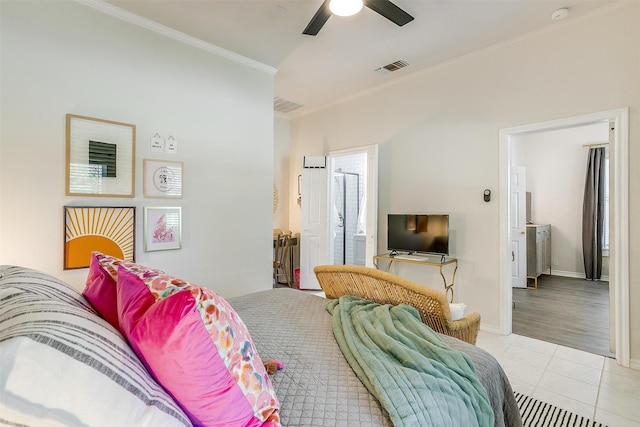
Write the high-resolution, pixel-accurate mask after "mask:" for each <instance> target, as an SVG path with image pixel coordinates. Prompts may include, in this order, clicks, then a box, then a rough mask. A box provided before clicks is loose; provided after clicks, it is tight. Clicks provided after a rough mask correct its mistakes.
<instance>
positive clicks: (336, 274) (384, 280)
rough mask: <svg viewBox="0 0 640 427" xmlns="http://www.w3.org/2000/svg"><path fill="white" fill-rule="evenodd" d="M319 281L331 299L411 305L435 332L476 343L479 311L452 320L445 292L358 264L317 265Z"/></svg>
mask: <svg viewBox="0 0 640 427" xmlns="http://www.w3.org/2000/svg"><path fill="white" fill-rule="evenodd" d="M314 273H315V274H316V277H317V278H318V283H319V284H320V287H321V288H322V290H323V291H324V293H325V295H326V296H327V298H329V299H337V298H340V297H341V296H343V295H353V296H356V297H360V298H364V299H368V300H371V301H374V302H377V303H380V304H393V305H397V304H408V305H411V306H413V307H415V308H416V309H417V310H418V312H419V313H420V317H421V318H422V321H423V322H424V323H425V324H427V325H428V326H430V327H431V328H432V329H433V330H435V331H436V332H440V333H443V334H446V335H450V336H453V337H456V338H458V339H461V340H463V341H466V342H468V343H470V344H475V343H476V338H477V336H478V331H479V329H480V314H478V313H471V314H469V315H467V316H466V317H464V318H462V319H460V320H457V321H453V320H452V319H451V311H450V308H449V303H448V301H447V299H446V296H445V294H444V293H442V292H439V291H436V290H435V289H430V288H427V287H425V286H422V285H419V284H417V283H414V282H411V281H409V280H407V279H404V278H402V277H399V276H396V275H393V274H390V273H386V272H383V271H379V270H376V269H373V268H368V267H362V266H356V265H319V266H316V267H315V268H314Z"/></svg>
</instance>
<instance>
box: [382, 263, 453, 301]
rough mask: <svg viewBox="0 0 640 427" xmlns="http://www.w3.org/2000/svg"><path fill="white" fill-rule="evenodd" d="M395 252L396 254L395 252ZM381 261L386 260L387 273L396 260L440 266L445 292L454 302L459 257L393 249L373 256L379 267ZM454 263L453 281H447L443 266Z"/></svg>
mask: <svg viewBox="0 0 640 427" xmlns="http://www.w3.org/2000/svg"><path fill="white" fill-rule="evenodd" d="M394 252H395V254H394ZM379 261H386V262H387V268H386V269H385V271H386V272H387V273H389V272H390V270H391V266H392V265H393V263H394V262H408V263H410V264H419V265H426V266H431V267H438V269H439V270H440V276H441V277H442V281H443V282H444V293H445V295H446V296H447V297H449V293H451V296H450V297H449V302H453V285H454V281H455V278H456V272H457V271H458V259H457V258H449V259H447V258H446V257H445V256H444V255H427V254H425V255H424V256H416V255H411V254H407V255H400V254H398V252H397V251H392V252H390V253H388V254H383V255H376V256H374V257H373V265H375V266H376V268H377V269H380V267H379V266H378V262H379ZM449 264H453V266H454V267H453V273H452V274H451V282H449V283H447V278H446V277H445V275H444V272H443V271H442V267H444V266H445V265H449Z"/></svg>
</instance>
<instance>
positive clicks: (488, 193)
mask: <svg viewBox="0 0 640 427" xmlns="http://www.w3.org/2000/svg"><path fill="white" fill-rule="evenodd" d="M490 200H491V190H489V189H488V188H487V189H486V190H484V201H485V202H488V201H490Z"/></svg>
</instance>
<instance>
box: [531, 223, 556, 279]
mask: <svg viewBox="0 0 640 427" xmlns="http://www.w3.org/2000/svg"><path fill="white" fill-rule="evenodd" d="M547 272H548V274H549V275H551V224H544V225H540V224H527V279H533V283H534V285H533V287H534V288H537V287H538V276H540V275H541V274H543V273H547Z"/></svg>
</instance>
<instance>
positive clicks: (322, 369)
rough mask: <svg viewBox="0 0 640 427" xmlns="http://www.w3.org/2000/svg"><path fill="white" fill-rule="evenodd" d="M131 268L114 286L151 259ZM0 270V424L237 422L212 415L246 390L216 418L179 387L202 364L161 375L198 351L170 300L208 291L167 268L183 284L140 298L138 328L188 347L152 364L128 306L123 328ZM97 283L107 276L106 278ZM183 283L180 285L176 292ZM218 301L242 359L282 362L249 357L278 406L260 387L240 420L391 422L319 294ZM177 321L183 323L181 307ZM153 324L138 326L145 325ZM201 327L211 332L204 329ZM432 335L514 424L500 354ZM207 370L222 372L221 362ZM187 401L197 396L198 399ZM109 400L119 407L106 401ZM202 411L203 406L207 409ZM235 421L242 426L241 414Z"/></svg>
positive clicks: (55, 283)
mask: <svg viewBox="0 0 640 427" xmlns="http://www.w3.org/2000/svg"><path fill="white" fill-rule="evenodd" d="M92 267H93V265H92ZM92 271H93V269H92V270H90V273H89V277H88V281H89V278H93V279H96V278H95V277H94V276H92ZM131 271H132V272H133V273H132V274H130V277H129V276H125V275H124V273H122V267H120V270H118V272H119V273H120V276H119V277H118V278H117V280H116V282H117V283H118V285H120V283H119V282H122V281H124V279H123V277H125V278H126V277H128V278H129V279H130V280H138V282H140V283H143V280H142V279H141V278H145V277H146V278H148V277H149V272H148V270H145V271H144V272H143V271H142V270H138V271H137V276H136V274H134V273H136V270H131ZM94 273H95V272H94ZM0 275H1V277H0V355H1V359H2V361H1V363H2V366H1V367H0V385H1V387H2V388H1V390H0V393H1V394H0V424H3V423H4V424H10V425H27V426H36V425H38V426H39V425H88V426H101V425H123V426H126V425H132V426H144V425H149V426H152V425H153V426H155V425H163V426H165V425H166V426H173V425H176V426H178V425H187V426H189V425H234V423H233V422H231V421H220V420H224V419H225V418H224V417H231V416H235V415H236V414H235V413H234V412H239V411H240V410H239V409H237V408H236V406H241V405H240V404H239V403H238V402H240V400H241V401H242V402H240V403H242V404H244V403H245V397H246V396H244V397H243V396H242V395H238V396H240V398H238V396H235V397H234V396H231V397H230V399H231V400H228V401H224V400H222V401H218V402H216V403H215V405H214V406H213V407H209V408H206V407H205V408H204V409H205V410H206V413H207V414H208V413H209V412H212V411H217V412H220V414H219V415H216V417H217V416H219V417H221V418H216V419H217V420H218V421H211V420H206V419H205V418H201V417H199V415H198V414H197V409H198V408H196V409H193V407H192V406H189V404H190V402H189V400H188V399H186V398H185V397H184V395H183V394H181V393H182V392H183V391H184V388H186V389H188V391H189V392H191V391H192V390H193V389H194V388H198V387H200V386H201V385H202V384H203V383H206V384H209V383H211V381H210V380H207V381H202V378H204V376H206V375H208V373H207V372H200V371H198V372H197V374H193V375H191V374H189V375H186V374H185V375H173V376H170V377H171V378H170V379H171V380H172V381H175V380H176V379H179V380H180V381H186V382H185V384H181V385H182V386H183V389H181V388H180V387H173V385H167V383H166V381H167V377H166V375H165V371H171V370H172V369H173V368H174V367H173V366H171V364H172V363H173V362H174V361H175V360H177V359H180V362H181V361H182V359H183V358H186V359H188V358H189V357H190V356H191V355H192V353H198V357H202V351H200V350H202V348H204V347H194V346H195V345H196V344H194V341H197V338H192V335H193V336H195V335H198V334H200V335H202V334H201V332H200V330H194V332H193V334H191V333H189V334H185V330H186V329H181V328H182V327H183V326H182V324H181V323H176V324H175V325H174V323H172V322H173V320H172V316H173V315H172V313H175V312H176V308H175V307H176V304H182V305H180V307H193V305H184V304H187V303H188V304H192V301H191V299H193V298H194V296H195V298H196V300H197V298H200V300H197V301H196V303H198V301H200V305H202V301H205V302H207V301H210V296H211V294H212V293H211V292H210V291H204V293H203V291H202V290H198V292H195V291H194V288H189V286H193V285H191V284H188V282H184V281H180V280H176V279H175V278H172V279H171V280H170V281H168V282H167V283H172V285H173V286H175V287H176V289H177V290H182V292H181V291H177V292H173V291H171V292H167V288H166V287H164V288H163V292H165V294H164V296H163V298H165V297H166V298H165V299H163V300H158V299H156V300H153V299H152V300H151V302H150V303H149V304H150V307H151V309H148V307H147V308H146V309H145V310H146V311H147V313H148V312H150V311H153V310H156V311H158V316H160V317H157V318H150V319H146V320H145V318H141V319H142V320H139V321H138V322H137V326H136V327H137V328H140V325H141V324H144V325H146V326H145V328H153V325H161V327H160V328H159V330H160V331H161V332H163V333H164V332H165V331H166V330H168V329H175V330H177V331H178V332H179V333H178V334H175V335H174V336H169V337H167V336H164V335H163V336H161V337H160V338H159V339H158V340H159V341H161V342H160V343H158V341H154V342H153V343H152V344H153V345H156V346H157V345H162V344H163V343H164V342H165V341H171V343H172V345H178V346H179V345H186V347H185V348H186V349H187V350H188V354H187V353H181V356H180V357H176V356H175V355H174V356H171V355H170V359H168V361H169V362H168V361H167V359H165V360H161V361H160V363H161V364H160V365H157V364H156V361H155V360H154V358H155V357H160V356H157V355H158V354H159V353H162V352H164V350H166V349H163V350H162V351H159V350H158V349H157V347H152V353H151V354H152V355H151V356H150V355H149V354H150V353H145V345H148V343H146V342H145V340H142V341H140V340H138V338H139V335H140V333H139V331H136V330H135V328H134V331H133V333H132V332H131V330H129V329H131V328H132V327H131V325H132V324H133V323H135V322H133V323H132V322H130V321H129V320H127V319H126V316H125V317H124V318H123V317H122V316H120V320H121V321H120V324H119V325H117V326H119V327H120V329H121V330H124V331H125V332H122V331H119V330H118V329H117V328H116V327H114V326H113V325H112V324H110V323H109V322H108V321H106V320H105V319H103V317H105V316H104V315H103V316H102V317H101V316H99V315H98V312H97V311H96V309H95V308H94V306H92V304H90V303H89V302H88V301H87V299H86V298H85V297H84V296H83V295H82V294H81V293H79V292H77V291H75V290H73V289H72V288H70V287H69V286H67V285H65V284H64V283H63V282H61V281H60V280H57V279H55V278H53V277H51V276H49V275H47V274H44V273H42V272H39V271H35V270H31V269H28V268H23V267H16V266H1V267H0ZM109 277H110V276H109V274H106V275H103V276H100V278H101V280H103V281H104V279H109ZM111 277H113V276H111ZM151 277H153V280H154V283H155V285H154V286H155V287H156V288H157V287H158V286H157V283H159V282H158V280H159V278H162V279H163V280H164V279H166V277H165V276H164V275H163V274H162V273H161V272H157V273H154V274H151ZM96 280H97V279H96ZM94 281H95V280H94ZM106 282H108V283H109V284H110V285H113V284H112V283H110V282H109V281H108V280H106ZM132 283H133V282H131V281H130V282H125V285H126V286H125V287H124V288H123V290H121V289H120V288H118V291H119V292H120V291H122V292H124V291H130V290H131V289H135V286H134V285H133V284H132ZM141 288H143V289H144V286H141ZM149 289H151V288H149V287H147V288H146V292H148V291H149ZM185 289H188V291H184V290H185ZM198 289H199V288H198ZM85 293H86V292H85ZM136 295H137V297H138V299H135V298H133V299H131V298H130V299H129V300H128V301H130V303H127V304H128V307H129V310H130V311H135V310H133V309H131V307H134V308H139V307H141V306H142V305H141V304H143V303H142V302H141V301H143V299H144V298H143V299H140V298H139V297H140V295H143V296H145V297H146V296H147V294H136ZM117 297H118V298H121V300H122V299H124V300H126V298H127V296H126V295H123V294H117ZM178 297H180V298H178ZM169 300H173V302H172V303H171V304H172V305H167V307H166V308H167V311H161V310H160V309H159V308H158V307H159V306H160V305H161V304H159V301H160V302H165V301H169ZM131 301H133V302H131ZM185 301H186V303H185ZM227 303H228V306H226V305H224V303H220V302H219V301H218V302H216V304H222V305H217V306H216V307H222V308H223V309H224V310H227V312H229V313H231V315H232V317H233V319H236V320H237V319H241V323H242V325H243V327H245V326H246V329H247V331H248V334H250V340H251V341H252V345H251V347H250V348H247V347H242V348H241V350H239V351H241V352H242V356H243V358H245V359H249V358H251V357H254V361H267V360H276V361H278V362H279V363H281V366H282V367H283V369H281V370H278V371H277V372H275V373H273V374H271V375H268V376H267V375H265V374H262V371H260V370H259V369H258V368H257V367H255V369H256V372H258V371H259V373H260V375H263V376H264V377H268V378H265V380H266V381H265V384H263V385H264V386H265V387H266V388H265V390H267V392H272V393H274V394H275V396H277V402H276V404H275V407H277V409H276V410H273V407H274V402H273V401H272V402H267V401H266V400H265V399H264V396H263V395H261V397H260V398H257V399H255V402H254V401H253V400H252V399H250V398H247V401H248V402H249V403H252V404H254V405H255V404H262V405H263V409H262V410H263V412H265V413H266V412H268V411H267V410H266V409H264V408H270V409H269V411H273V412H269V413H268V414H267V415H265V416H264V417H263V419H261V420H260V419H256V416H255V415H253V414H252V413H250V414H249V418H248V419H249V421H247V419H243V420H242V421H241V423H242V425H263V426H277V425H284V426H354V425H367V426H390V425H392V422H391V420H390V418H389V415H388V413H387V412H386V411H385V409H383V407H382V406H381V405H380V403H379V401H378V400H377V399H376V398H374V397H373V396H372V395H371V393H370V392H369V391H368V389H367V388H366V387H365V386H364V385H363V383H362V382H361V381H360V380H359V379H358V377H357V376H356V375H355V373H354V371H353V369H352V368H351V367H350V365H349V363H348V362H347V360H346V359H345V357H344V356H343V354H342V352H341V350H340V348H339V347H338V345H337V343H336V340H335V338H334V335H333V332H332V326H331V323H332V316H331V314H330V313H329V312H328V310H327V300H326V299H324V298H321V297H318V296H314V295H310V294H307V293H305V292H302V291H298V290H294V289H288V288H285V289H271V290H267V291H263V292H258V293H253V294H249V295H244V296H241V297H236V298H231V299H229V300H228V301H227ZM167 304H168V303H167ZM118 305H122V303H118ZM181 312H185V313H186V312H189V310H181ZM191 312H194V310H191ZM195 312H196V317H197V316H199V315H198V314H197V310H195ZM107 317H108V316H107ZM197 318H198V319H199V317H197ZM158 319H161V320H158ZM179 321H180V322H182V318H180V319H179ZM145 322H146V323H145ZM197 323H198V321H196V322H195V323H193V322H192V323H191V324H190V325H191V326H190V327H192V328H194V327H197V328H200V327H201V325H198V324H197ZM194 325H195V326H194ZM127 328H129V329H127ZM220 330H222V329H220ZM239 330H240V329H236V330H235V332H234V337H236V338H237V336H238V335H242V333H238V331H239ZM153 331H154V330H153V329H148V330H147V329H145V333H146V334H151V333H152V332H153ZM218 332H219V331H218ZM136 334H138V335H136ZM248 334H247V340H248V339H249V338H248ZM145 336H146V335H145ZM210 336H213V334H209V335H208V337H210ZM439 336H440V338H441V339H442V340H443V341H445V342H446V343H447V344H449V345H450V346H451V347H452V348H454V349H458V350H461V351H462V352H464V353H465V354H466V355H468V356H469V357H470V359H471V360H472V361H473V365H474V367H475V370H476V372H477V376H478V379H479V381H480V382H481V383H482V385H483V386H484V388H485V389H486V391H487V395H488V396H489V400H490V402H491V408H492V411H493V414H494V418H495V422H494V425H496V426H519V425H521V420H520V414H519V411H518V407H517V404H516V402H515V399H514V396H513V391H512V389H511V386H510V384H509V381H508V379H507V377H506V375H505V374H504V372H503V371H502V369H501V367H500V365H499V364H498V363H497V361H496V360H495V359H494V358H493V357H492V356H490V355H489V354H488V353H487V352H485V351H483V350H481V349H479V348H477V347H475V346H473V345H470V344H468V343H465V342H463V341H460V340H458V339H456V338H452V337H450V336H447V335H443V334H439ZM125 337H126V338H127V339H125ZM136 337H138V338H136ZM185 337H188V339H185ZM227 338H228V337H227ZM145 339H146V338H145ZM208 339H209V338H208ZM151 341H153V340H151ZM247 342H249V341H247ZM247 342H245V344H246V343H247ZM217 345H220V343H217ZM230 348H232V347H230ZM253 353H255V354H253ZM258 355H259V357H258ZM183 356H184V357H183ZM245 356H246V357H245ZM215 357H218V356H217V355H215ZM211 360H212V361H211V362H209V363H200V362H201V359H195V361H194V359H190V360H188V361H187V362H185V363H186V364H184V365H182V366H181V367H180V369H182V371H179V372H185V369H191V368H194V369H197V370H202V369H208V368H209V366H210V365H214V364H216V363H218V361H217V360H213V359H211ZM157 366H161V367H162V369H158V367H157ZM185 367H186V368H185ZM215 374H216V375H219V374H220V371H217V372H216V373H215ZM225 374H226V372H225ZM253 374H255V375H254V376H253V377H252V378H259V377H260V376H259V375H258V373H255V372H253ZM189 381H197V382H189ZM159 384H162V386H160V385H159ZM187 386H188V387H187ZM233 386H234V387H235V386H236V384H233ZM253 386H255V384H253ZM267 386H268V387H267ZM225 390H226V389H225ZM216 393H217V395H216V396H215V398H218V397H220V396H218V395H219V394H221V392H220V391H217V392H216ZM265 393H266V392H265ZM205 395H206V394H205ZM201 396H202V395H201ZM227 397H228V396H227ZM184 402H187V403H186V404H185V403H184ZM195 402H196V403H197V404H198V405H199V406H202V402H201V401H198V400H196V401H195ZM221 402H222V403H221ZM224 402H226V403H224ZM114 407H117V408H118V411H113V408H114ZM212 408H214V409H212ZM249 412H251V410H249ZM194 414H195V415H194ZM206 416H208V415H205V416H204V417H206ZM258 418H259V417H258ZM235 425H241V424H240V421H239V422H238V423H236V424H235Z"/></svg>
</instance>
